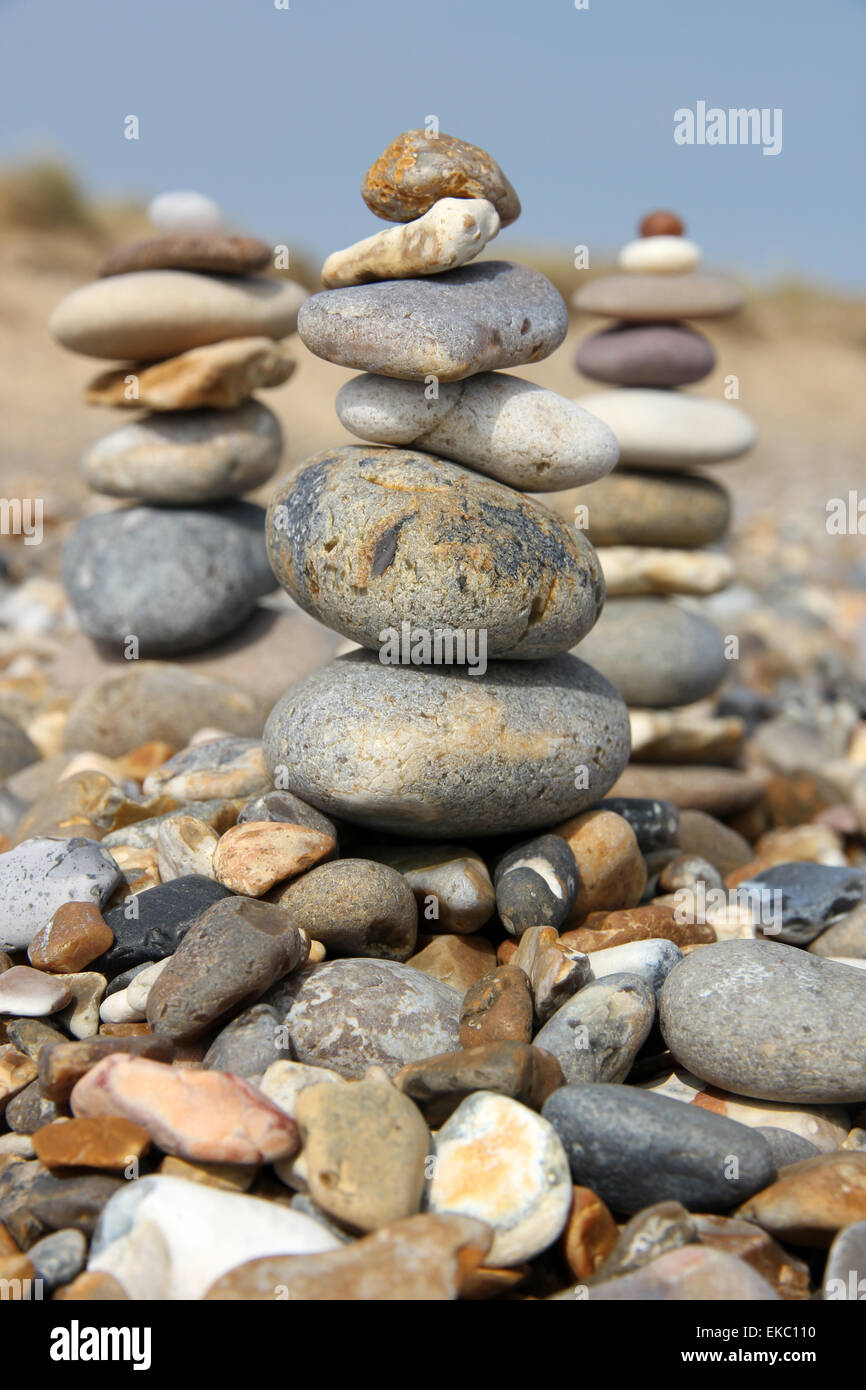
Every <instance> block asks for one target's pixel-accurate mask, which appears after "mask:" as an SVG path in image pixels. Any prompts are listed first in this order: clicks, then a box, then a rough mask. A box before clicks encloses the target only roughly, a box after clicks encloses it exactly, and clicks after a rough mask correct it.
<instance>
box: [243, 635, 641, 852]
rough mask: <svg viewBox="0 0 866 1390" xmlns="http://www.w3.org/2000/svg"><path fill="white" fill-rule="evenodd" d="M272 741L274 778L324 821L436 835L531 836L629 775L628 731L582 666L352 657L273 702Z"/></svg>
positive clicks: (622, 712)
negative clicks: (484, 666) (481, 665)
mask: <svg viewBox="0 0 866 1390" xmlns="http://www.w3.org/2000/svg"><path fill="white" fill-rule="evenodd" d="M539 730H543V731H544V732H543V733H541V734H540V733H539ZM264 745H265V756H266V759H267V762H268V766H269V767H270V768H271V770H272V772H276V770H277V769H280V774H279V775H280V777H281V780H282V782H283V783H284V784H286V785H288V786H289V787H290V789H291V790H292V791H293V792H294V793H295V795H297V796H300V797H302V798H303V800H305V801H309V802H311V803H312V804H313V805H314V806H318V807H319V808H320V809H321V810H323V811H325V812H327V813H328V814H333V815H338V816H344V817H345V818H347V819H349V820H352V821H354V822H356V823H359V824H363V825H369V826H373V827H375V828H377V829H381V830H391V831H393V832H394V833H396V834H402V835H406V834H407V833H408V834H413V835H416V836H419V837H420V838H426V839H442V838H443V837H444V836H445V835H465V834H485V833H488V834H489V833H502V832H505V831H520V830H532V829H535V828H536V827H540V826H544V825H550V824H551V823H552V822H555V821H556V820H557V819H559V818H560V817H564V816H568V815H573V814H575V813H577V812H579V811H581V810H583V809H584V807H585V806H587V805H588V804H593V803H595V802H596V801H598V800H599V798H600V797H602V796H603V795H604V794H605V792H606V791H609V790H610V788H611V786H612V785H613V783H614V782H615V781H616V779H617V778H618V776H619V775H620V773H621V771H622V769H623V767H624V766H625V763H626V761H627V759H628V752H629V726H628V715H627V711H626V708H625V706H624V705H623V704H622V702H621V700H620V699H619V697H618V696H617V695H616V692H615V691H614V690H613V688H612V687H611V686H610V685H609V684H608V682H607V681H606V680H604V679H603V678H602V677H600V676H599V675H598V674H597V673H596V672H595V671H593V670H592V669H591V668H590V667H588V666H586V665H584V663H583V662H580V661H578V660H577V659H576V658H574V657H556V658H554V659H553V660H550V661H546V662H540V661H532V662H504V661H498V662H495V663H494V664H493V665H492V666H491V667H490V668H489V669H488V670H487V672H486V674H485V675H484V676H483V677H473V676H469V675H464V674H463V673H462V672H457V671H455V670H454V668H450V669H449V668H447V667H433V668H431V667H427V668H421V667H416V666H383V665H382V664H381V662H380V661H379V660H378V659H377V657H376V656H375V655H374V654H373V653H372V652H350V653H348V654H347V655H346V656H343V657H338V658H337V659H336V660H335V661H332V662H330V663H329V664H328V665H326V666H323V667H321V668H320V669H319V670H318V671H316V672H315V673H314V674H313V675H312V676H308V677H307V678H306V680H303V681H300V682H298V684H296V685H295V686H293V687H292V689H290V690H289V691H288V692H287V694H286V695H284V696H283V698H282V699H281V700H279V701H278V702H277V704H276V705H275V706H274V709H273V711H272V712H271V715H270V718H269V719H268V722H267V725H266V727H265V734H264ZM395 747H399V748H400V749H401V757H400V758H397V759H395V757H394V749H395ZM578 772H582V773H585V775H581V776H578ZM576 783H578V784H579V785H576Z"/></svg>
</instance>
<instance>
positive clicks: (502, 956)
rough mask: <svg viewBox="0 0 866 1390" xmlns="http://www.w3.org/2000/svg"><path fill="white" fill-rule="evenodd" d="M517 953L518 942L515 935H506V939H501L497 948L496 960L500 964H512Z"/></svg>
mask: <svg viewBox="0 0 866 1390" xmlns="http://www.w3.org/2000/svg"><path fill="white" fill-rule="evenodd" d="M516 955H517V942H516V941H515V939H514V937H513V936H506V938H505V940H504V941H500V943H499V945H498V946H497V948H496V960H497V963H498V964H499V965H510V963H511V961H513V960H514V957H515V956H516Z"/></svg>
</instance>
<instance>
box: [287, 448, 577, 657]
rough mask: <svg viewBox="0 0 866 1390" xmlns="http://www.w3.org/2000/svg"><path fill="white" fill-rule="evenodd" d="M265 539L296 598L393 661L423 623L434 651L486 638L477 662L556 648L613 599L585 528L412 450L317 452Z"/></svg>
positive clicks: (295, 477) (295, 479)
mask: <svg viewBox="0 0 866 1390" xmlns="http://www.w3.org/2000/svg"><path fill="white" fill-rule="evenodd" d="M395 498H396V499H397V500H396V501H395ZM267 537H268V553H269V556H270V561H271V565H272V566H273V570H274V574H275V575H276V577H277V580H278V581H279V583H280V584H281V585H282V586H283V588H284V589H286V590H287V591H288V593H289V594H290V595H291V597H292V598H293V599H294V600H295V602H296V603H297V604H298V605H299V606H300V607H301V608H302V609H303V610H304V611H305V612H307V613H310V614H311V615H312V616H313V617H314V618H317V619H318V620H319V621H320V622H322V623H324V624H325V625H326V626H327V627H330V628H333V629H334V630H335V631H337V632H341V633H342V634H343V635H344V636H345V637H348V638H350V639H351V640H352V641H353V642H360V643H361V644H362V645H363V646H365V647H370V648H372V649H373V650H375V651H377V652H378V653H379V656H380V660H382V659H383V658H384V659H385V660H387V661H389V662H390V663H391V664H395V663H401V662H402V661H404V660H408V659H409V655H410V654H414V653H408V652H407V653H406V655H405V656H404V654H403V651H402V647H401V645H400V644H401V643H402V641H403V636H402V634H404V633H405V635H406V638H407V639H408V637H409V635H410V628H415V627H417V628H422V629H424V630H425V633H426V636H427V641H428V643H430V644H431V646H430V653H431V655H432V656H433V658H434V660H435V649H434V648H433V647H432V640H433V637H434V635H435V633H436V632H437V631H439V632H440V633H441V632H442V631H443V629H445V630H448V629H451V630H452V631H453V632H454V633H456V634H466V633H467V631H468V632H469V633H475V634H480V633H481V632H483V633H484V634H485V637H484V643H485V646H484V651H483V652H481V650H480V648H479V650H477V651H476V652H475V660H474V664H475V665H478V664H479V662H478V658H479V657H482V656H483V657H484V658H485V660H486V657H488V656H490V657H506V656H507V657H512V658H513V657H519V658H529V659H533V660H537V659H541V658H543V657H548V656H554V655H555V654H556V653H558V652H561V651H563V650H565V649H567V648H568V647H570V646H573V645H574V644H575V643H576V642H578V641H580V639H581V638H582V637H583V636H585V634H586V633H587V632H588V631H589V629H590V628H591V627H592V625H593V623H594V622H595V621H596V619H597V617H598V615H599V613H600V611H601V607H602V604H603V602H604V582H603V580H602V577H601V569H600V567H599V565H598V562H597V560H596V556H595V551H594V550H593V548H592V546H591V545H590V544H589V542H588V541H586V540H584V538H583V536H582V535H581V534H580V533H579V532H576V531H574V530H572V529H571V528H569V527H567V526H566V525H565V524H564V523H563V522H562V521H560V520H559V519H558V518H556V517H553V516H552V515H551V513H550V512H548V511H547V510H546V509H544V508H543V507H540V506H539V505H538V504H537V503H535V502H532V501H530V500H529V499H528V498H526V497H523V496H521V494H519V493H517V492H514V491H512V490H511V489H510V488H506V487H503V486H502V484H500V483H495V482H492V481H490V480H488V479H486V478H480V477H478V475H477V474H475V473H472V472H471V471H469V470H468V469H465V468H460V467H458V466H457V465H456V464H453V463H445V462H442V461H440V460H438V459H434V458H433V457H431V456H430V455H428V454H419V453H415V452H413V451H411V450H404V449H391V448H378V447H377V448H368V449H362V448H360V447H354V446H348V447H346V446H343V447H338V448H336V449H328V450H324V451H323V452H322V453H321V454H317V455H314V457H313V458H311V459H308V460H307V461H306V463H305V464H304V466H303V467H302V468H301V469H300V470H299V471H298V472H296V473H294V474H292V475H291V477H290V478H288V479H287V480H286V481H285V482H284V483H283V484H282V486H281V487H280V488H279V489H278V491H277V492H276V493H275V494H274V496H273V498H272V500H271V504H270V508H269V510H268V519H267ZM398 620H399V626H398ZM404 625H408V626H404ZM389 632H393V633H394V634H395V638H394V639H392V640H391V642H390V643H389V641H388V640H387V639H388V634H389ZM422 635H423V634H422ZM395 646H396V647H397V648H398V650H396V651H394V650H393V648H394V647H395ZM465 646H466V653H465V657H464V660H465V661H466V663H467V664H469V658H470V657H471V656H472V650H473V649H472V647H471V645H470V644H469V642H468V641H467V642H466V644H465ZM431 655H424V656H422V657H421V660H422V661H424V662H429V661H430V659H431ZM442 655H446V656H448V655H449V654H448V653H447V652H443V653H442V654H440V659H439V662H438V663H437V664H443V663H442ZM416 659H417V658H416ZM447 664H449V665H451V664H453V655H452V656H451V658H450V659H449V660H448V662H447ZM461 664H463V663H461ZM480 674H481V672H480V671H476V672H475V677H474V678H475V679H477V678H478V676H479V675H480Z"/></svg>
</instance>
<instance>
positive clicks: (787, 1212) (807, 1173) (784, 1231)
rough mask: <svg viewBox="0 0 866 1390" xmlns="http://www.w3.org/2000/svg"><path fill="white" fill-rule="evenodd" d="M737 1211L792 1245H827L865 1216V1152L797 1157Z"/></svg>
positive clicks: (823, 1246)
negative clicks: (803, 1158)
mask: <svg viewBox="0 0 866 1390" xmlns="http://www.w3.org/2000/svg"><path fill="white" fill-rule="evenodd" d="M737 1215H738V1216H741V1217H743V1218H744V1219H745V1220H747V1221H754V1222H755V1223H756V1224H757V1225H758V1226H762V1227H763V1228H764V1230H765V1231H769V1233H770V1235H772V1236H775V1237H776V1239H777V1240H781V1241H783V1242H785V1244H789V1245H803V1246H807V1247H811V1248H817V1249H822V1248H826V1247H827V1246H828V1245H830V1244H831V1242H832V1240H833V1238H834V1236H836V1235H837V1233H838V1232H839V1231H840V1230H843V1229H844V1228H845V1227H846V1226H851V1225H853V1224H855V1223H856V1222H861V1221H866V1153H845V1152H839V1153H835V1154H820V1155H819V1156H818V1157H817V1158H807V1159H805V1160H804V1161H803V1162H802V1163H792V1164H791V1165H790V1166H789V1167H787V1168H785V1169H783V1170H782V1172H781V1173H779V1175H778V1178H777V1179H776V1181H775V1182H773V1183H771V1184H770V1185H769V1186H767V1187H765V1188H764V1190H763V1191H761V1192H757V1193H755V1194H754V1195H753V1196H752V1197H750V1198H749V1200H748V1201H746V1202H744V1203H743V1205H742V1206H741V1207H740V1208H739V1209H738V1211H737Z"/></svg>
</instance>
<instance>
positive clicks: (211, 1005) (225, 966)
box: [127, 897, 309, 1043]
mask: <svg viewBox="0 0 866 1390" xmlns="http://www.w3.org/2000/svg"><path fill="white" fill-rule="evenodd" d="M308 951H309V939H308V937H307V936H306V934H305V933H304V932H302V931H299V930H298V929H297V928H296V927H295V926H294V924H293V923H292V921H291V920H290V918H289V916H288V914H287V913H286V912H285V911H283V909H282V908H280V907H278V906H277V905H276V904H275V903H261V902H256V901H255V900H253V899H244V898H235V897H231V898H224V899H223V900H222V901H221V902H217V903H214V904H213V906H212V907H209V908H208V909H207V910H206V911H205V912H204V913H203V914H202V916H201V917H199V918H198V920H197V921H196V922H195V923H194V924H193V925H192V926H191V927H190V929H189V931H188V932H187V933H186V935H185V936H184V938H183V940H182V941H181V943H180V945H179V946H178V948H177V950H176V951H175V953H174V955H173V956H172V957H171V959H170V961H169V962H168V964H167V965H166V966H165V968H164V969H163V970H162V971H161V972H160V974H159V977H158V978H157V980H156V981H155V982H154V983H153V984H152V985H151V987H150V990H149V992H148V994H147V999H146V1012H147V1021H148V1023H149V1024H150V1026H151V1028H152V1030H153V1032H154V1033H156V1034H157V1035H160V1034H161V1035H164V1036H167V1037H169V1038H171V1040H172V1042H176V1043H185V1042H191V1041H192V1040H193V1039H194V1038H197V1037H200V1036H201V1034H202V1033H204V1032H206V1031H207V1030H208V1029H209V1028H211V1027H213V1026H214V1025H215V1024H218V1023H219V1022H220V1021H222V1020H224V1019H226V1017H227V1016H228V1015H230V1014H232V1013H235V1012H237V1011H238V1010H240V1009H243V1008H245V1007H247V1006H249V1005H250V1004H252V1003H253V1002H254V1001H255V1000H256V999H258V998H259V997H260V996H261V995H263V994H264V993H265V992H266V990H268V989H269V988H270V986H271V985H272V984H273V983H274V982H275V981H276V980H279V979H282V977H283V976H284V975H287V974H289V973H290V972H291V971H292V970H295V969H297V968H298V967H299V966H303V965H304V963H305V962H306V959H307V954H308ZM131 988H132V986H128V987H127V991H128V990H130V989H131Z"/></svg>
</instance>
